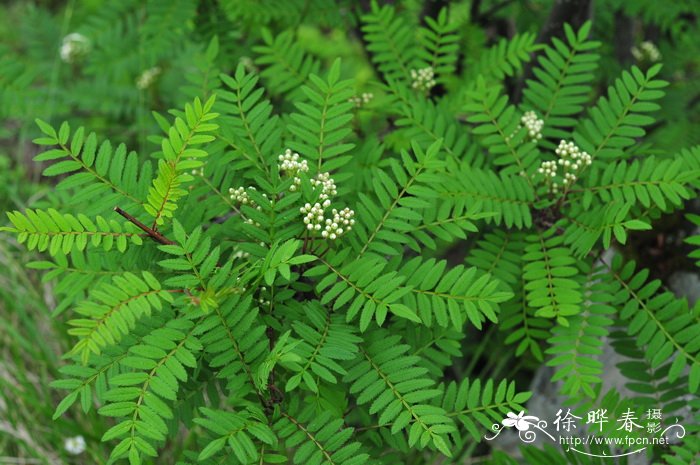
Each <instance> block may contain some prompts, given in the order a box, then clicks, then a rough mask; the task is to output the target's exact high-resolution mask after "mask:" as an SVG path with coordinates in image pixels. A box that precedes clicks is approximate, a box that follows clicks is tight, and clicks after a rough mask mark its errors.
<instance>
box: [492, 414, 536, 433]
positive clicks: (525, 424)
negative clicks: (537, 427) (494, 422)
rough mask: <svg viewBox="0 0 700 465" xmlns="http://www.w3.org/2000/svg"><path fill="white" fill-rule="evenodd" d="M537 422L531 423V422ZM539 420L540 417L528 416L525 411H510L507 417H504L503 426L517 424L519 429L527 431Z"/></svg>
mask: <svg viewBox="0 0 700 465" xmlns="http://www.w3.org/2000/svg"><path fill="white" fill-rule="evenodd" d="M533 421H534V422H535V423H531V422H533ZM537 421H539V418H537V417H533V416H529V415H528V416H526V415H525V412H524V411H521V412H520V413H519V414H517V415H516V414H515V413H513V412H508V415H507V417H506V418H504V419H503V421H502V422H501V423H503V426H506V427H508V428H511V427H513V426H515V427H516V428H517V429H518V431H527V430H528V429H530V425H532V424H536V422H537Z"/></svg>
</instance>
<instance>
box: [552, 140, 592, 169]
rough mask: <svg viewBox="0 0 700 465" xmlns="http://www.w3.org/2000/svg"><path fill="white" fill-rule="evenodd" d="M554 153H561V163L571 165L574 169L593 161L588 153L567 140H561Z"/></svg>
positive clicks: (565, 165)
mask: <svg viewBox="0 0 700 465" xmlns="http://www.w3.org/2000/svg"><path fill="white" fill-rule="evenodd" d="M554 153H556V154H557V155H559V164H560V165H564V167H566V168H568V167H571V169H572V170H574V171H576V170H578V169H579V167H583V166H588V165H590V164H591V163H592V162H593V159H592V158H591V156H590V155H589V154H588V153H586V152H582V151H581V149H579V148H578V147H577V146H576V144H574V143H573V142H566V141H565V140H562V141H560V142H559V147H557V148H556V150H555V151H554Z"/></svg>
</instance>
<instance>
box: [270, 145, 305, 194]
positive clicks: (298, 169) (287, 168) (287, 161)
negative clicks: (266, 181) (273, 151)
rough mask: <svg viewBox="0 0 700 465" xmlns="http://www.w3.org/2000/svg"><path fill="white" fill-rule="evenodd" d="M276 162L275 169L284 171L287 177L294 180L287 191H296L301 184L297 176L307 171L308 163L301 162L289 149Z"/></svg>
mask: <svg viewBox="0 0 700 465" xmlns="http://www.w3.org/2000/svg"><path fill="white" fill-rule="evenodd" d="M277 160H279V163H278V164H277V168H278V169H279V170H280V171H284V172H285V174H287V176H290V177H293V178H294V184H292V186H291V187H290V188H289V190H290V191H292V192H294V191H296V190H297V188H298V187H299V185H300V184H301V178H300V177H299V176H298V174H299V173H302V172H303V173H306V172H308V171H309V164H308V162H307V161H306V160H302V159H301V158H300V157H299V154H298V153H295V152H292V151H291V150H290V149H287V150H285V151H284V153H283V154H282V155H280V156H278V157H277Z"/></svg>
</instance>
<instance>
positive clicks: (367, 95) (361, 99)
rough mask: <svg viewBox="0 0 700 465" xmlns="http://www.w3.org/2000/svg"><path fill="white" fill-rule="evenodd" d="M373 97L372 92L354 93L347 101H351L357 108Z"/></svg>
mask: <svg viewBox="0 0 700 465" xmlns="http://www.w3.org/2000/svg"><path fill="white" fill-rule="evenodd" d="M373 98H374V94H373V93H372V92H363V93H362V95H356V96H354V97H352V98H349V99H348V102H352V103H354V104H355V106H356V107H357V108H360V107H361V106H363V105H367V104H368V103H369V102H371V101H372V99H373Z"/></svg>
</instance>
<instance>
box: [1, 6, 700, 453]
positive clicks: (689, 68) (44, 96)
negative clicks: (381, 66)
mask: <svg viewBox="0 0 700 465" xmlns="http://www.w3.org/2000/svg"><path fill="white" fill-rule="evenodd" d="M392 3H393V2H392ZM445 6H448V7H449V8H450V11H451V15H450V17H451V18H452V19H451V20H452V21H457V22H458V23H459V24H458V28H459V31H460V37H461V39H460V63H459V71H460V76H462V78H461V79H460V80H459V81H457V82H454V83H448V84H447V85H449V86H454V87H455V88H460V86H463V85H464V83H465V82H469V80H470V79H473V77H474V76H475V75H476V74H477V73H479V72H481V71H482V70H481V69H480V63H482V61H483V60H482V58H483V57H484V56H486V54H488V53H497V52H498V44H499V41H501V40H502V39H504V38H506V39H507V38H511V37H513V36H514V35H515V34H525V33H530V34H531V36H532V39H533V40H535V39H536V41H537V42H546V41H547V40H548V39H549V38H550V37H551V36H552V35H553V34H558V31H560V30H561V22H562V21H571V22H573V23H575V24H577V25H580V24H582V23H583V21H585V20H586V19H592V20H593V33H592V36H593V37H594V38H595V39H597V40H600V41H602V43H603V47H602V48H601V50H600V52H601V54H602V62H601V69H602V72H601V73H600V76H599V79H600V80H599V82H598V85H597V86H596V87H595V91H594V92H595V93H596V94H603V93H605V90H606V86H607V84H605V83H609V82H612V81H613V79H614V78H615V77H616V76H618V75H619V73H620V72H621V70H622V69H626V68H628V67H629V65H631V64H633V63H634V64H637V65H638V66H640V67H642V68H644V67H648V66H649V65H651V64H652V62H654V61H662V62H663V63H664V71H663V73H662V74H663V78H664V79H666V80H669V81H670V82H671V86H670V87H669V88H668V89H667V95H666V96H665V97H664V99H663V101H661V102H659V103H660V104H661V107H662V110H661V113H660V114H659V115H658V120H659V123H657V125H656V126H655V127H653V128H652V129H651V130H650V131H649V139H648V140H649V142H652V143H653V144H654V145H655V147H656V148H659V149H663V150H667V151H669V152H676V151H678V150H680V149H681V148H683V147H689V146H692V145H695V144H698V143H700V130H698V128H699V126H698V123H699V122H700V80H698V74H699V65H700V40H698V38H699V37H700V36H699V34H698V21H697V14H698V11H700V4H699V2H698V1H697V0H674V1H659V0H635V1H629V0H569V1H566V2H564V1H563V0H524V1H512V0H510V1H509V0H471V1H470V0H463V1H451V2H447V1H436V0H423V1H420V0H407V1H404V2H400V9H401V12H402V14H403V15H405V17H406V18H408V19H409V20H410V21H414V23H416V24H417V23H418V22H419V21H420V18H421V17H423V16H425V15H428V16H435V14H436V12H437V11H439V10H440V9H441V8H442V7H445ZM368 9H369V2H367V1H349V0H335V1H334V0H217V1H215V0H199V1H198V0H147V1H142V0H120V1H109V0H75V1H58V0H44V1H29V0H15V1H5V2H2V3H0V208H1V209H2V211H3V212H4V211H7V210H10V209H24V208H26V207H27V206H28V205H34V206H41V205H44V206H46V205H51V204H52V203H53V202H54V201H55V200H56V198H57V196H61V195H63V194H61V193H60V192H56V191H54V189H53V187H52V185H51V184H49V183H47V181H45V180H42V179H41V167H40V166H38V165H37V164H33V163H32V162H31V159H32V157H33V156H34V155H35V153H36V148H35V147H34V146H33V145H32V143H31V140H32V138H34V137H35V136H36V135H37V133H38V130H37V128H36V126H35V124H34V122H33V121H34V118H41V119H43V120H45V121H48V122H51V123H54V124H55V123H59V122H61V121H63V120H70V121H71V124H72V125H73V126H74V127H77V126H79V125H84V126H86V127H87V128H89V129H90V130H93V131H95V132H97V133H98V134H99V135H100V136H101V137H105V138H109V139H110V140H112V141H113V143H121V142H123V143H125V144H127V146H128V147H130V148H131V149H134V150H136V151H137V152H138V153H139V154H140V156H141V157H143V158H146V157H148V156H149V152H150V151H152V150H154V146H152V145H150V142H149V138H148V135H149V134H155V133H157V132H158V125H157V122H156V120H155V119H154V118H153V117H152V116H151V111H152V110H155V111H158V112H160V113H164V112H166V111H167V110H168V109H169V108H180V107H182V106H183V104H184V102H187V101H190V100H191V99H192V98H193V97H194V96H200V97H205V96H206V95H207V94H209V93H210V92H211V91H212V89H213V88H214V87H215V86H216V82H217V80H218V78H217V76H218V74H219V73H220V72H224V73H229V72H231V71H232V70H233V69H235V67H236V66H237V64H238V63H239V62H243V63H245V64H246V66H247V67H249V68H250V69H260V70H262V71H263V75H262V76H263V82H264V83H265V85H267V86H268V88H269V90H270V92H271V94H272V98H273V102H274V103H275V104H277V105H282V104H283V103H282V100H281V99H277V100H275V96H276V95H277V96H279V95H281V94H283V93H287V92H294V90H295V87H296V83H295V78H294V76H295V73H296V74H298V73H299V72H302V73H308V71H309V70H310V69H313V68H314V67H315V66H319V64H320V63H324V65H325V64H326V63H330V62H331V60H332V59H333V58H335V57H337V56H341V57H342V58H343V64H344V66H345V71H346V72H348V73H352V75H353V76H354V77H355V78H356V83H357V87H358V90H364V89H365V87H366V85H367V83H368V82H369V81H370V80H371V79H373V77H374V76H375V73H374V70H373V68H372V66H371V64H370V62H369V60H368V57H367V56H366V55H365V52H363V47H362V39H361V34H360V29H359V26H358V17H359V15H361V14H362V12H363V11H367V10H368ZM75 33H78V34H80V35H81V36H83V37H84V38H86V39H87V41H88V46H87V49H86V50H85V51H84V53H79V54H76V56H72V57H69V58H68V59H67V57H65V56H62V53H61V49H62V46H63V44H64V43H65V42H64V41H65V40H66V37H67V36H69V35H70V34H75ZM647 41H648V42H651V43H653V45H654V47H655V48H656V49H657V50H658V54H659V55H658V56H656V55H655V54H654V53H649V52H648V51H647V49H645V48H644V46H642V43H643V42H647ZM494 51H495V52H494ZM64 52H65V50H64ZM275 66H282V67H283V69H284V67H285V66H286V69H284V70H285V72H283V73H278V72H277V71H276V70H277V68H275ZM265 70H267V71H268V73H265ZM530 72H531V71H530V68H529V65H526V66H525V67H524V68H523V69H513V67H512V66H511V65H510V64H509V61H508V57H507V54H506V55H505V56H504V60H503V67H502V69H501V70H500V72H498V73H496V74H497V76H496V77H497V78H499V79H500V78H503V79H504V86H505V88H506V90H507V92H508V93H509V94H510V96H511V97H513V98H514V99H516V101H517V100H518V99H519V98H520V95H519V94H520V92H521V89H522V82H523V79H524V78H526V77H527V76H528V73H530ZM297 77H298V76H297ZM280 79H281V80H282V81H280ZM455 105H461V102H455ZM283 109H284V108H283ZM370 123H371V122H370ZM6 221H7V220H6V218H5V215H2V217H1V218H0V223H3V224H4V223H5V222H6ZM635 246H636V247H640V248H644V247H646V245H645V244H644V243H643V242H637V243H636V245H635ZM639 253H640V254H643V251H641V250H640V251H639ZM36 259H37V257H35V256H32V255H31V254H28V253H27V252H25V251H22V249H21V248H19V247H17V244H16V243H15V242H14V241H13V240H12V239H11V238H10V237H9V236H8V235H6V234H1V235H0V270H1V271H0V464H5V463H51V464H63V463H85V464H87V463H91V464H92V463H104V460H105V459H104V458H105V457H107V456H108V451H107V450H103V449H102V448H104V447H109V446H108V445H104V444H101V443H100V441H99V437H100V436H101V433H102V432H103V431H104V430H105V429H106V425H105V424H104V422H105V420H104V419H103V418H100V417H98V416H97V415H96V414H94V413H93V414H91V415H89V416H82V417H81V416H78V414H77V413H74V414H72V415H73V416H63V417H61V418H60V419H59V420H57V421H55V422H54V421H53V420H52V419H51V417H52V413H53V410H54V406H55V405H56V403H57V402H58V400H60V398H59V394H58V393H56V392H52V391H51V390H50V389H49V387H48V383H49V382H50V381H51V380H53V379H55V378H56V376H57V373H58V368H59V366H60V364H61V363H60V360H59V356H58V355H57V354H60V353H62V352H65V351H66V349H67V348H68V346H69V345H70V344H69V341H68V339H67V337H66V328H65V326H64V323H63V320H62V319H60V318H59V319H55V318H51V316H50V313H51V311H52V310H53V309H54V308H55V306H56V303H55V302H56V297H55V295H56V294H57V293H59V292H60V290H56V289H53V288H52V286H51V282H50V280H48V279H47V277H46V276H45V277H44V278H43V281H42V276H41V275H40V274H38V272H37V271H36V270H33V269H32V268H31V267H28V266H27V264H28V263H29V262H31V261H32V260H36ZM48 278H50V275H49V276H48ZM63 291H65V290H63ZM76 412H77V411H76ZM76 435H82V436H83V437H84V438H85V440H86V443H87V450H86V452H85V453H83V454H81V455H80V456H71V455H69V454H68V452H67V451H66V450H65V447H64V441H65V440H66V439H67V438H70V437H74V436H76ZM176 455H177V451H176V450H172V451H166V455H164V456H163V457H161V459H160V463H173V462H174V459H173V458H172V457H174V456H176Z"/></svg>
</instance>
